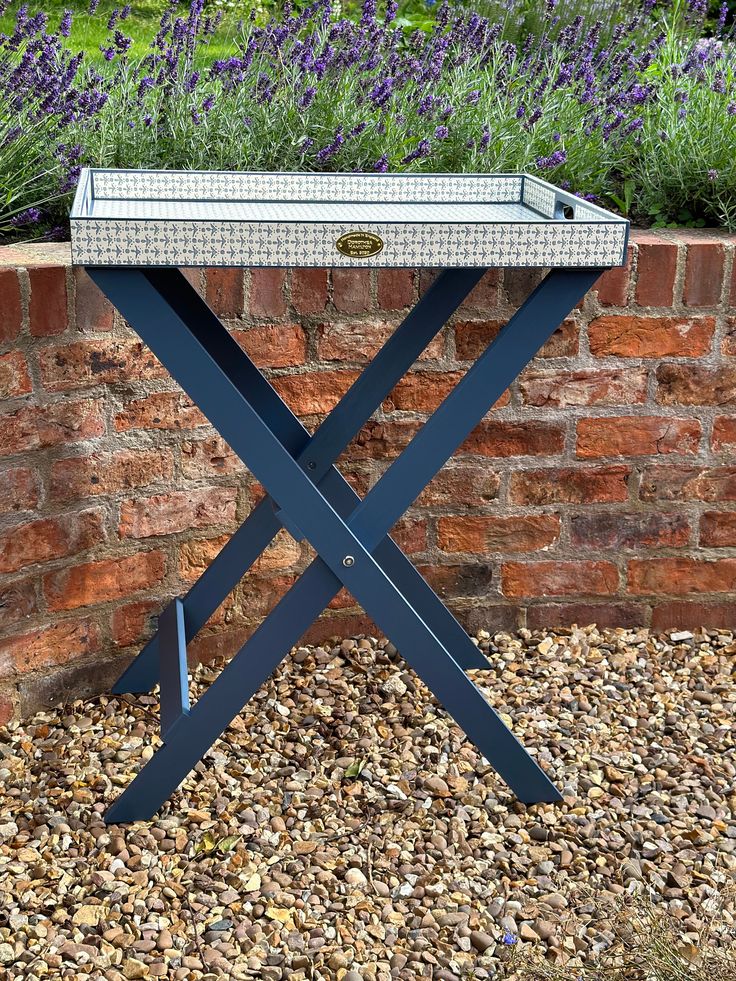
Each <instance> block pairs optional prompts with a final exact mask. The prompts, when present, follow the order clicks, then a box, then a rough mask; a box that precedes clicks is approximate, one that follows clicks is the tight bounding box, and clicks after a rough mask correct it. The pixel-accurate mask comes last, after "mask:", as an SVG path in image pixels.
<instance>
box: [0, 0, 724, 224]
mask: <svg viewBox="0 0 736 981" xmlns="http://www.w3.org/2000/svg"><path fill="white" fill-rule="evenodd" d="M3 2H5V3H7V2H8V0H0V3H3ZM93 2H94V0H93ZM703 2H704V0H689V4H686V0H674V3H673V4H672V5H670V7H669V8H668V14H667V16H668V20H667V22H666V24H664V25H663V24H661V23H660V21H659V13H658V10H659V8H657V9H654V0H643V2H641V4H640V6H639V9H638V11H637V13H635V14H634V15H632V16H630V17H628V18H627V19H626V20H625V21H623V22H622V23H619V24H618V25H616V26H615V27H614V28H613V29H612V30H611V31H610V32H609V33H608V35H606V34H605V33H604V28H603V25H601V24H600V23H599V22H593V23H586V21H585V19H584V18H583V17H582V16H577V17H574V18H573V19H572V20H569V21H568V22H564V21H563V20H561V19H560V17H559V16H558V13H557V10H556V0H545V9H546V14H545V20H544V23H543V25H542V30H541V32H540V33H534V34H528V35H527V36H526V37H525V38H524V39H523V40H522V41H520V42H519V43H513V42H512V41H510V40H509V39H508V37H506V36H504V25H503V22H501V21H495V22H493V21H491V20H489V19H488V18H485V17H482V16H480V15H479V14H477V13H474V12H467V11H463V10H459V9H453V8H451V7H450V6H449V4H448V3H447V2H446V0H445V2H443V4H442V5H441V6H439V7H438V8H437V12H436V16H435V20H434V22H433V24H432V27H431V29H430V30H429V31H426V32H425V31H418V30H414V31H410V32H409V31H406V30H404V29H403V28H402V27H401V24H400V23H398V22H397V3H396V0H386V4H385V7H382V8H381V10H379V9H378V8H377V5H376V0H364V2H363V5H362V8H361V12H360V15H359V17H357V18H356V19H355V20H351V19H349V18H346V17H343V16H341V15H340V14H339V12H338V8H337V7H335V6H333V0H314V2H312V3H311V4H310V5H309V6H307V7H303V8H302V9H299V10H294V9H293V8H292V7H291V6H290V4H289V3H288V2H287V4H286V6H285V7H284V9H283V11H282V13H281V14H280V15H278V16H275V17H274V18H272V19H271V20H270V21H269V22H268V23H266V24H265V25H259V24H258V23H256V21H255V18H254V17H253V18H251V20H250V21H248V22H247V23H246V24H244V25H243V27H242V30H241V32H240V36H239V40H238V42H237V46H236V48H235V49H234V50H233V53H232V55H231V56H230V57H228V58H223V59H217V60H212V61H210V63H209V64H207V63H206V59H204V58H203V51H206V45H207V44H208V43H209V40H210V39H211V38H212V36H213V35H214V33H215V32H216V31H217V27H218V20H217V17H214V18H213V17H211V16H209V15H208V14H207V11H206V8H204V6H203V0H191V3H190V6H189V8H188V9H187V10H186V11H184V12H180V9H179V7H178V5H177V3H176V0H171V3H170V5H169V7H168V8H167V9H166V11H165V12H164V14H163V17H162V20H161V25H160V29H159V31H158V33H157V35H156V37H155V38H154V40H153V42H152V45H151V50H150V52H149V54H148V55H147V56H146V57H145V58H143V59H134V58H132V57H131V56H130V54H129V47H130V38H129V37H128V36H127V35H126V34H125V33H124V31H123V29H122V26H121V22H122V21H123V20H124V19H125V15H126V13H127V8H124V9H123V10H122V11H120V12H116V13H115V14H113V16H112V17H111V18H110V22H109V30H110V34H109V39H108V41H107V42H105V43H103V45H102V53H103V57H104V59H105V64H106V65H107V68H106V70H105V71H104V72H102V73H100V74H99V75H98V74H97V73H96V72H94V71H92V70H87V71H86V72H85V71H84V70H83V67H82V62H81V60H77V56H72V55H69V54H65V49H64V45H63V44H62V36H63V33H64V32H67V31H68V27H69V25H68V23H65V25H64V32H62V30H61V29H59V30H58V31H57V32H56V33H55V34H48V33H47V32H46V24H45V22H43V23H41V22H40V21H39V22H35V21H34V22H33V23H34V26H33V27H30V26H29V23H30V22H29V19H28V16H27V14H25V13H24V14H23V15H22V17H20V21H19V26H18V27H17V29H16V35H17V37H15V38H13V39H9V38H2V37H0V89H2V90H3V91H6V92H10V91H11V90H12V87H13V81H12V74H11V64H12V63H16V62H17V63H21V64H23V65H28V64H34V63H35V61H34V59H37V58H38V57H40V54H39V52H40V51H42V50H46V48H48V49H49V55H48V58H46V60H45V61H44V65H46V64H47V63H52V64H54V65H55V66H57V70H56V76H57V79H58V78H63V79H64V81H58V80H57V82H55V83H54V85H53V86H51V89H52V92H53V98H52V99H51V101H50V102H45V101H44V100H45V99H46V88H45V87H44V86H46V87H48V86H49V85H50V84H51V83H50V82H49V81H48V80H44V79H45V76H43V78H39V79H38V80H37V81H34V82H33V84H30V83H29V86H28V88H27V95H26V96H25V99H24V107H25V108H24V112H26V113H31V114H33V115H34V118H35V119H38V120H39V121H40V122H41V125H42V126H44V127H49V130H48V134H46V131H44V134H45V135H44V136H43V137H39V138H38V139H37V141H36V142H35V143H34V146H36V152H37V154H38V156H37V157H32V156H31V155H30V151H29V154H28V156H27V157H26V158H25V160H26V161H27V163H24V164H23V165H22V169H21V170H20V171H19V170H18V169H17V168H18V164H16V163H12V168H14V169H13V170H12V173H13V174H16V173H21V174H23V175H24V176H23V177H18V178H12V179H13V180H14V181H15V182H16V185H17V188H16V190H15V191H14V194H13V199H12V200H13V202H14V205H13V207H15V209H16V210H15V212H13V214H12V215H10V216H9V217H10V219H11V220H13V219H15V220H17V214H18V211H19V210H21V209H25V210H26V211H27V210H28V209H29V208H30V207H34V208H39V209H41V208H43V209H44V211H45V214H43V215H41V216H40V218H41V220H45V221H46V222H47V223H48V222H49V221H54V220H56V221H58V220H59V219H60V218H61V216H62V215H63V214H64V212H65V210H66V208H67V206H68V199H69V194H68V189H69V183H70V180H71V178H72V177H73V174H74V172H75V168H77V167H78V166H79V165H80V163H82V162H84V163H89V164H93V165H97V166H126V167H171V168H197V169H243V170H245V169H252V170H256V169H257V170H261V169H262V170H271V169H282V170H328V169H329V170H346V171H378V172H385V171H397V170H402V171H406V170H423V171H447V172H460V171H519V170H528V171H532V172H537V173H541V174H543V175H545V176H547V177H549V178H550V179H552V180H554V181H557V182H559V183H561V184H562V185H563V186H566V187H570V188H572V190H573V191H574V192H575V193H578V194H580V195H583V196H586V197H590V198H596V199H599V200H601V201H603V202H604V203H608V204H610V203H611V202H613V203H614V204H615V203H618V205H619V206H620V207H621V208H622V209H626V208H627V206H628V205H629V204H630V205H631V208H630V210H631V212H632V215H633V217H635V218H645V219H646V218H647V217H649V218H650V219H651V217H659V219H660V220H666V219H668V218H670V217H673V216H675V217H676V215H677V213H678V211H679V210H680V209H681V208H683V207H687V208H688V209H689V212H690V214H691V215H694V216H696V217H702V219H703V220H708V221H711V222H713V221H720V222H723V223H724V224H727V225H730V226H732V227H733V226H734V225H736V214H735V213H734V202H735V201H736V170H735V168H736V162H734V161H733V159H731V158H732V157H733V154H732V152H731V153H729V147H730V148H731V151H732V148H733V146H734V145H736V140H735V139H734V137H735V136H736V133H735V132H734V125H736V113H734V111H733V105H734V104H735V103H736V78H735V75H734V69H733V45H732V43H731V41H730V40H728V39H727V38H725V36H724V37H721V38H716V39H713V40H708V41H704V40H702V39H701V37H700V34H701V33H702V32H701V31H700V30H699V28H698V24H701V25H702V11H701V10H700V7H701V6H702V4H703ZM23 70H24V71H27V69H23ZM28 77H29V78H31V76H30V75H29V76H28ZM42 104H43V105H48V106H50V107H51V106H53V107H54V110H53V111H52V112H46V111H45V110H44V111H43V112H42V111H41V105H42ZM72 105H73V107H74V108H73V109H72V110H70V109H69V106H72ZM64 107H66V108H64ZM683 110H685V111H684V112H683ZM0 113H2V110H0ZM3 118H4V117H3V116H0V119H3ZM8 118H12V114H8ZM7 125H10V124H9V123H8V124H7ZM1 131H2V130H1V129H0V132H1ZM724 134H725V137H726V138H724ZM28 138H29V139H31V136H30V130H29V137H28ZM6 139H7V137H6ZM17 139H18V137H15V138H14V140H7V146H5V145H4V146H3V148H2V149H0V154H4V153H6V152H9V149H8V148H9V147H11V145H12V144H13V142H14V141H15V140H17ZM729 139H730V141H731V142H730V143H729V142H728V140H729ZM60 147H62V148H63V149H59V148H60ZM68 148H71V150H69V149H68ZM4 159H5V158H4V157H2V156H0V166H2V165H3V160H4ZM8 159H10V158H8ZM16 159H18V160H20V158H16ZM3 172H4V173H7V172H8V171H5V169H4V168H3ZM30 175H33V176H31V177H30V179H31V186H32V187H33V188H34V189H36V190H38V193H36V190H34V194H31V193H30V191H29V190H28V188H27V187H26V184H25V181H26V179H27V178H28V177H29V176H30ZM41 188H43V191H42V192H41V190H40V189H41ZM624 189H626V192H627V193H624ZM663 189H664V193H663ZM34 195H35V199H34V202H33V203H29V202H30V199H31V198H32V197H34ZM2 207H3V206H2V205H0V208H2ZM658 208H659V209H660V210H659V211H658V210H657V209H658ZM1 213H2V214H3V216H4V218H3V220H5V221H6V223H7V217H5V215H6V213H5V211H3V212H1ZM26 217H28V216H26Z"/></svg>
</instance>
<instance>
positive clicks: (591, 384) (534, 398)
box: [519, 368, 647, 409]
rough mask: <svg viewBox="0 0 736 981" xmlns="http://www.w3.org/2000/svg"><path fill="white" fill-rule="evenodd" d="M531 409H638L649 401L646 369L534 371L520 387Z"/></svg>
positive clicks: (525, 377) (524, 399)
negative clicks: (610, 407) (533, 406)
mask: <svg viewBox="0 0 736 981" xmlns="http://www.w3.org/2000/svg"><path fill="white" fill-rule="evenodd" d="M519 390H520V392H521V396H522V400H523V401H524V402H526V403H527V405H535V406H553V407H555V408H563V409H567V408H570V407H571V406H577V405H635V404H638V403H641V402H644V401H646V396H647V372H646V370H645V369H633V370H632V369H628V368H620V369H611V370H600V371H530V372H526V373H525V374H523V375H522V377H521V379H520V383H519Z"/></svg>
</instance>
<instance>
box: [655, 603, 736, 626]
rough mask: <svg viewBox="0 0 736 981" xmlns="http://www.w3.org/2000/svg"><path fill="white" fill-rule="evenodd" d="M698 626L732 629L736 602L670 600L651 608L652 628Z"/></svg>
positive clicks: (735, 619) (734, 620) (734, 624)
mask: <svg viewBox="0 0 736 981" xmlns="http://www.w3.org/2000/svg"><path fill="white" fill-rule="evenodd" d="M699 627H706V628H708V629H710V630H718V629H719V628H720V629H725V630H732V629H733V628H734V627H736V603H729V602H721V603H719V602H717V601H715V602H710V601H708V600H695V601H693V602H687V601H686V600H672V601H671V602H669V603H659V604H657V605H656V606H654V607H653V609H652V630H672V629H675V628H677V629H681V630H682V629H685V630H687V629H689V630H697V629H698V628H699Z"/></svg>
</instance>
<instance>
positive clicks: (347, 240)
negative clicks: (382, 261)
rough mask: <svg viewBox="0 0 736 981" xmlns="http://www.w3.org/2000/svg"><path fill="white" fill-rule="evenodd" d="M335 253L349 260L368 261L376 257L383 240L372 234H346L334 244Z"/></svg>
mask: <svg viewBox="0 0 736 981" xmlns="http://www.w3.org/2000/svg"><path fill="white" fill-rule="evenodd" d="M335 245H336V247H337V251H338V252H340V253H342V255H346V256H349V257H350V258H351V259H368V258H370V257H371V256H372V255H378V253H379V252H380V251H381V249H382V248H383V239H381V238H379V237H378V235H374V234H373V232H347V234H345V235H341V236H340V238H339V239H338V240H337V242H335Z"/></svg>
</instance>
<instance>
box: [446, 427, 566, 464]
mask: <svg viewBox="0 0 736 981" xmlns="http://www.w3.org/2000/svg"><path fill="white" fill-rule="evenodd" d="M564 440H565V433H564V429H563V428H562V427H561V426H556V425H553V424H552V423H545V422H538V421H535V420H532V421H529V422H500V421H496V420H486V421H484V422H481V423H480V425H478V426H476V428H475V429H474V430H473V432H472V433H471V434H470V436H468V438H467V439H466V440H465V442H464V443H463V445H462V446H461V447H460V449H459V451H458V452H460V453H479V454H482V455H483V456H552V455H554V454H556V453H561V452H562V450H563V446H564Z"/></svg>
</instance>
